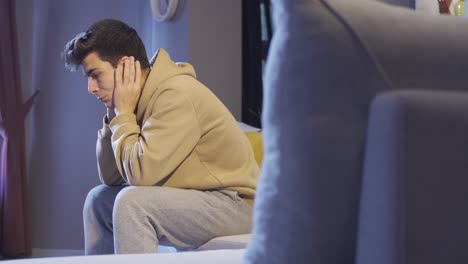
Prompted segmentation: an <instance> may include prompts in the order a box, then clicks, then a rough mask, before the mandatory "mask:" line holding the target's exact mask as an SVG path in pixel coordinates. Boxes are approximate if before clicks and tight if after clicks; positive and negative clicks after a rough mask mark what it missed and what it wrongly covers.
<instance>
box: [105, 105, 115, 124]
mask: <svg viewBox="0 0 468 264" xmlns="http://www.w3.org/2000/svg"><path fill="white" fill-rule="evenodd" d="M114 117H115V111H114V109H112V108H107V124H110V122H111V121H112V119H114Z"/></svg>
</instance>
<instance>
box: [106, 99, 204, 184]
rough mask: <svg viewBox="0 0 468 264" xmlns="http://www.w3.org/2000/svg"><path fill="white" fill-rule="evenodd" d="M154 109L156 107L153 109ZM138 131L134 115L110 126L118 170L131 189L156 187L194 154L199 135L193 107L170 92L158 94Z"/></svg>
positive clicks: (124, 115)
mask: <svg viewBox="0 0 468 264" xmlns="http://www.w3.org/2000/svg"><path fill="white" fill-rule="evenodd" d="M156 106H157V107H156ZM148 107H152V108H150V109H147V111H150V112H151V117H150V118H148V119H147V120H146V121H145V122H144V124H143V126H142V127H141V128H140V127H139V126H138V124H137V122H136V116H135V115H134V114H130V113H125V114H120V115H118V116H117V117H115V118H114V119H113V120H112V121H111V122H110V126H109V127H110V129H111V131H112V149H113V150H114V155H115V158H116V160H117V167H118V169H119V171H120V173H121V174H122V175H123V176H124V178H125V179H126V181H127V182H128V183H129V184H131V185H145V186H150V185H157V184H158V183H160V182H161V181H163V180H164V179H166V177H168V176H169V175H170V174H171V173H172V172H173V171H174V170H175V169H176V168H177V167H178V166H179V165H180V164H181V163H182V162H183V161H184V160H185V159H186V158H187V156H188V155H189V154H190V153H191V152H192V151H193V149H194V148H195V146H196V144H197V143H198V141H199V139H200V137H201V132H200V128H199V125H198V119H197V116H196V113H195V109H194V108H193V105H192V103H191V102H190V100H188V99H187V98H186V97H185V96H184V95H183V94H180V93H179V92H176V91H173V90H167V91H165V92H163V93H161V94H160V95H159V96H158V99H156V102H155V103H154V104H153V105H149V106H148Z"/></svg>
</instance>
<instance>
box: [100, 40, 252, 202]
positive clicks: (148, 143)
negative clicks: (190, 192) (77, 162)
mask: <svg viewBox="0 0 468 264" xmlns="http://www.w3.org/2000/svg"><path fill="white" fill-rule="evenodd" d="M152 62H153V63H152V65H153V66H152V70H151V72H150V74H149V76H148V79H147V80H146V83H145V86H144V88H143V92H142V95H141V97H140V101H139V102H138V106H137V114H136V115H134V114H122V115H119V116H117V117H115V118H114V119H113V120H112V121H111V122H110V124H109V125H107V124H106V123H105V122H104V124H103V128H102V129H101V130H99V132H98V141H97V146H96V152H97V159H98V170H99V177H100V179H101V181H102V182H103V183H104V184H108V185H119V184H123V183H125V182H127V183H129V184H130V185H136V186H151V185H157V186H167V187H175V188H183V189H197V190H213V189H227V190H234V191H237V192H239V194H240V195H241V197H244V198H245V199H247V200H251V199H253V196H254V194H255V188H256V184H257V179H258V176H259V168H258V165H257V163H256V161H255V158H254V154H253V151H252V148H251V146H250V143H249V141H248V139H247V137H246V136H245V134H244V133H243V131H242V130H241V129H240V128H239V126H238V124H237V122H236V120H235V119H234V117H233V116H232V115H231V113H230V112H229V110H228V109H227V108H226V107H225V106H224V105H223V104H222V102H221V101H220V100H219V99H218V98H217V97H216V96H215V95H214V94H213V93H212V92H211V91H210V90H209V89H208V88H207V87H205V86H204V85H203V84H202V83H200V82H199V81H197V80H196V76H195V71H194V69H193V67H192V66H191V65H190V64H187V63H177V64H176V63H174V62H173V61H172V60H171V59H170V57H169V55H168V54H167V52H166V51H165V50H163V49H160V50H159V51H158V52H157V53H156V55H155V57H153V59H152Z"/></svg>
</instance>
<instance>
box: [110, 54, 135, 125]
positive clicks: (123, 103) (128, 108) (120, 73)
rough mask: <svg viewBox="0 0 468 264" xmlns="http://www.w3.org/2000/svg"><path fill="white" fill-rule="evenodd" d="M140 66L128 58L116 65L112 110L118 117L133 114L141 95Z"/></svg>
mask: <svg viewBox="0 0 468 264" xmlns="http://www.w3.org/2000/svg"><path fill="white" fill-rule="evenodd" d="M140 79H141V65H140V62H139V61H135V58H134V57H129V58H126V59H124V60H123V62H121V63H119V64H118V65H117V69H116V70H115V89H114V110H115V114H116V115H117V116H118V115H120V114H125V113H132V114H133V113H134V112H135V108H136V105H137V103H138V99H139V97H140V93H141V86H140Z"/></svg>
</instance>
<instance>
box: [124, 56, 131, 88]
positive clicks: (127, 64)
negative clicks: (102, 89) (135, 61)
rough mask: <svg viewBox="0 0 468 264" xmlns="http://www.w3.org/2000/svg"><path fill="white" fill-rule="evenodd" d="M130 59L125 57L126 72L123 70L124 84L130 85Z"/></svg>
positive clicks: (125, 85)
mask: <svg viewBox="0 0 468 264" xmlns="http://www.w3.org/2000/svg"><path fill="white" fill-rule="evenodd" d="M129 64H130V63H129V59H125V61H124V70H123V71H124V72H123V83H122V84H123V86H124V87H128V83H129V82H130V65H129Z"/></svg>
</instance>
